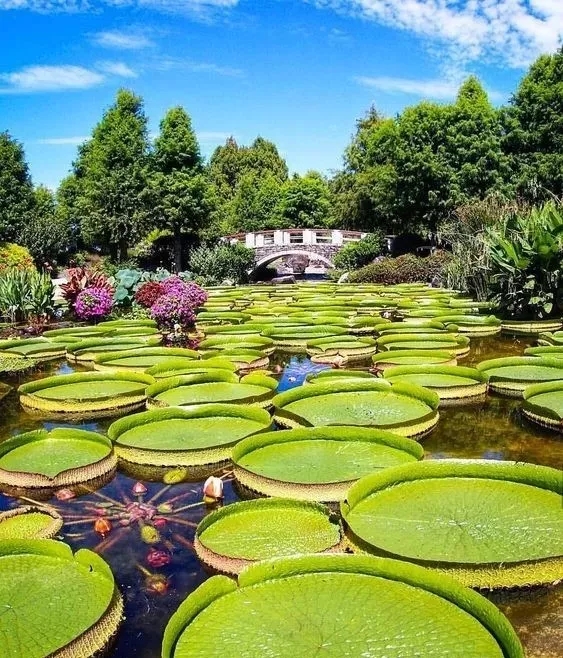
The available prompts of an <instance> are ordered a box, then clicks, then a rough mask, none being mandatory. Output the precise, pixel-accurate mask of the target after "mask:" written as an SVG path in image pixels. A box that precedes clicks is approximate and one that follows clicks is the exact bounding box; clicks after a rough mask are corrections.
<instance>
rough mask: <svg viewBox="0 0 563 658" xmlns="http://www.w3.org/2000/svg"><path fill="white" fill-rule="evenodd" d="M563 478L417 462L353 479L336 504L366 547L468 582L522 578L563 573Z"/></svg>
mask: <svg viewBox="0 0 563 658" xmlns="http://www.w3.org/2000/svg"><path fill="white" fill-rule="evenodd" d="M562 485H563V475H562V474H561V472H559V471H558V470H556V469H551V468H547V467H545V466H535V465H531V464H524V463H512V462H491V461H474V462H466V463H464V462H461V461H451V462H448V461H438V462H432V461H429V462H419V463H417V464H410V465H408V467H404V466H399V467H397V468H394V469H389V470H388V471H383V472H382V473H379V474H376V475H368V476H367V477H365V478H363V479H362V480H360V481H358V482H357V483H356V484H355V485H353V486H352V487H351V488H350V491H349V492H348V496H347V502H346V503H343V504H342V506H341V510H342V514H343V516H344V519H345V521H346V524H347V526H348V528H349V530H350V533H351V536H350V539H351V541H352V543H353V544H355V545H357V546H358V547H359V548H360V549H362V550H367V551H368V552H373V553H375V554H377V555H381V554H383V555H386V556H394V557H400V558H402V559H405V560H408V561H412V562H418V563H420V564H423V565H425V566H428V567H432V568H436V569H439V570H446V571H451V573H452V575H455V576H456V577H457V578H459V579H460V580H461V581H462V582H463V583H464V584H466V585H469V586H471V587H517V586H526V585H530V584H540V583H547V582H553V581H555V580H558V579H561V578H562V577H563V515H562V514H561V506H562V504H563V498H562V496H561V487H562Z"/></svg>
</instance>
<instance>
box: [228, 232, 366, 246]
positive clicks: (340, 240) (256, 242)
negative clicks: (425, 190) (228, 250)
mask: <svg viewBox="0 0 563 658" xmlns="http://www.w3.org/2000/svg"><path fill="white" fill-rule="evenodd" d="M366 235H367V233H361V232H359V231H340V230H336V229H334V230H331V229H301V228H299V229H293V228H292V229H281V230H273V231H254V232H252V233H236V234H234V235H227V236H225V237H224V238H223V240H225V241H227V242H231V243H237V242H242V243H244V244H245V245H246V246H247V247H250V248H251V249H259V248H260V247H270V246H272V247H289V246H291V245H295V244H302V245H308V246H312V245H334V246H338V247H340V246H342V245H344V244H347V243H348V242H358V240H361V239H362V238H364V237H365V236H366Z"/></svg>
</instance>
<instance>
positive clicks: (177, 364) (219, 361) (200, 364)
mask: <svg viewBox="0 0 563 658" xmlns="http://www.w3.org/2000/svg"><path fill="white" fill-rule="evenodd" d="M215 370H225V371H227V372H235V371H236V367H235V365H234V364H233V362H232V361H230V360H229V359H224V358H220V357H218V358H216V359H214V358H208V359H192V360H186V359H170V361H163V362H162V363H158V364H156V365H155V366H152V368H149V369H148V370H147V371H146V373H147V375H151V376H152V377H154V378H155V379H166V377H178V376H180V375H203V374H209V373H211V372H214V371H215Z"/></svg>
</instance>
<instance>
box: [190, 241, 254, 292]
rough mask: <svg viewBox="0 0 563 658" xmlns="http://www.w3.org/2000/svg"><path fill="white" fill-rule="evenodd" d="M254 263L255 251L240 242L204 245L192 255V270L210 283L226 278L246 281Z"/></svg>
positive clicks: (216, 282)
mask: <svg viewBox="0 0 563 658" xmlns="http://www.w3.org/2000/svg"><path fill="white" fill-rule="evenodd" d="M253 265H254V251H253V250H252V249H249V248H248V247H245V246H244V245H242V244H238V243H237V244H221V245H217V246H215V247H205V246H202V247H199V248H198V249H196V250H195V251H193V252H192V254H191V256H190V271H191V272H193V273H194V274H196V275H197V276H199V277H202V278H203V279H204V280H205V281H206V282H207V283H208V285H218V284H220V283H222V282H223V281H225V280H226V279H228V280H231V281H233V282H234V283H245V282H247V281H248V271H249V270H251V269H252V267H253Z"/></svg>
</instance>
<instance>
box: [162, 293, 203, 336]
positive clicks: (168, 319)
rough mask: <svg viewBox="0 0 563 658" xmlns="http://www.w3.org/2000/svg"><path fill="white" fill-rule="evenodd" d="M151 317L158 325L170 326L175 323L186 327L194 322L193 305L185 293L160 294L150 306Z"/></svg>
mask: <svg viewBox="0 0 563 658" xmlns="http://www.w3.org/2000/svg"><path fill="white" fill-rule="evenodd" d="M151 317H152V318H153V319H154V320H156V321H157V322H158V324H159V325H160V326H164V327H170V328H172V327H173V326H174V325H175V324H179V325H181V326H182V327H186V326H192V325H193V324H194V323H195V313H194V306H193V304H192V300H191V298H190V296H189V295H187V294H186V293H168V294H166V295H162V296H160V297H159V298H158V299H157V300H156V302H155V303H154V304H153V305H152V306H151Z"/></svg>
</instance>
